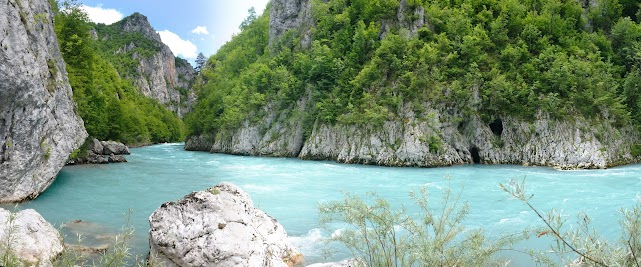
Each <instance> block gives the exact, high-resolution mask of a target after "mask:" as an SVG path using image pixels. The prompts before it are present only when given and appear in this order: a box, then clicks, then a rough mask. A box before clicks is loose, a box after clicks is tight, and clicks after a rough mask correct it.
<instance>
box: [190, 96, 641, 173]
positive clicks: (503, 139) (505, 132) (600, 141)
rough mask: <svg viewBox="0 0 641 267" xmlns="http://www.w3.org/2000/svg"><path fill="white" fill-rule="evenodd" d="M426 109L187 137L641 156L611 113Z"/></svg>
mask: <svg viewBox="0 0 641 267" xmlns="http://www.w3.org/2000/svg"><path fill="white" fill-rule="evenodd" d="M299 109H300V111H301V112H302V111H303V110H304V109H305V107H304V106H301V107H299ZM426 114H427V115H425V114H415V113H414V112H413V111H411V109H409V108H406V109H405V112H404V113H403V114H402V116H401V117H400V118H398V119H397V120H391V121H386V122H384V123H383V124H382V125H344V124H338V123H337V124H323V123H316V124H315V125H313V128H312V129H311V131H308V132H309V134H308V135H305V134H304V133H305V132H306V130H305V129H304V128H303V126H304V125H305V123H304V122H303V121H301V120H300V119H298V118H295V117H287V116H282V115H279V114H278V113H276V112H272V113H271V114H268V115H267V116H265V117H264V118H263V119H262V120H260V121H259V122H257V123H256V122H254V123H251V122H250V120H247V121H245V122H244V123H243V124H242V125H241V126H240V127H239V128H238V129H231V130H226V131H224V132H218V133H212V134H209V135H201V136H192V137H189V138H188V140H187V142H186V144H185V149H187V150H197V151H209V152H212V153H227V154H237V155H255V156H287V157H299V158H301V159H311V160H333V161H337V162H341V163H360V164H373V165H384V166H408V167H436V166H451V165H458V164H474V163H481V164H519V165H533V166H550V167H554V168H558V169H601V168H608V167H612V166H618V165H624V164H631V163H636V162H639V160H640V157H639V155H635V154H634V153H633V149H632V148H633V147H635V146H636V144H638V143H641V140H640V138H639V136H638V135H637V134H636V132H635V130H634V129H632V128H625V127H624V128H617V127H616V126H614V125H612V124H611V123H609V122H608V121H606V120H587V119H585V118H581V117H577V118H575V119H574V120H573V121H560V120H557V119H554V118H551V117H550V116H549V115H546V114H539V115H538V116H537V118H536V119H535V120H534V121H532V122H527V121H523V120H518V119H515V118H512V117H503V118H499V119H495V120H494V121H491V122H484V121H483V120H482V119H481V118H480V117H478V116H472V117H469V118H465V119H461V117H460V116H459V115H457V113H456V112H455V111H452V112H450V113H448V112H443V111H440V110H438V109H428V112H426ZM253 121H256V120H255V119H254V120H253Z"/></svg>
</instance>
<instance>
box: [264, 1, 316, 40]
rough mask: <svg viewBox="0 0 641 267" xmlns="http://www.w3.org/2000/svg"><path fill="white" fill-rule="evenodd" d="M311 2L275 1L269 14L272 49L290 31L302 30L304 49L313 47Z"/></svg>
mask: <svg viewBox="0 0 641 267" xmlns="http://www.w3.org/2000/svg"><path fill="white" fill-rule="evenodd" d="M311 8H312V3H311V1H310V0H274V1H272V2H271V9H270V12H269V47H270V48H272V47H273V46H274V45H275V43H276V42H277V41H278V40H279V39H280V37H281V36H282V35H283V34H284V33H286V32H287V31H289V30H300V31H301V32H299V34H301V37H302V38H301V44H302V46H303V47H309V46H310V45H311V30H310V27H309V26H311V21H312V13H311Z"/></svg>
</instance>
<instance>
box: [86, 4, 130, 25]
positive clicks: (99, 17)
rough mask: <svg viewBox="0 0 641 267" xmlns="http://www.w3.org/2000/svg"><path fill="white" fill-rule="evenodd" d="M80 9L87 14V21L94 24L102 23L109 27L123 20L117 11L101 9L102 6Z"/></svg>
mask: <svg viewBox="0 0 641 267" xmlns="http://www.w3.org/2000/svg"><path fill="white" fill-rule="evenodd" d="M80 8H81V9H82V10H84V11H85V12H86V13H87V16H88V17H89V19H90V20H91V21H93V22H94V23H104V24H107V25H109V24H113V23H114V22H118V21H120V20H121V19H122V18H124V15H122V13H120V12H119V11H118V10H115V9H109V8H102V6H97V7H91V6H86V5H81V6H80Z"/></svg>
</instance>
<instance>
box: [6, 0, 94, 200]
mask: <svg viewBox="0 0 641 267" xmlns="http://www.w3.org/2000/svg"><path fill="white" fill-rule="evenodd" d="M52 24H53V15H52V12H51V7H50V6H49V3H48V1H46V0H28V1H27V0H4V1H0V47H1V48H0V203H7V202H20V201H24V200H27V199H33V198H35V197H37V196H38V195H39V194H40V193H41V192H42V191H44V190H45V189H46V188H47V187H48V186H49V185H50V184H51V183H52V182H53V181H54V179H55V177H56V175H57V174H58V171H59V170H60V169H61V168H62V167H63V166H64V164H65V161H66V160H67V158H68V156H69V154H70V153H71V152H72V151H73V150H74V149H76V148H78V147H79V146H80V145H81V144H82V142H83V141H84V139H85V137H86V136H87V133H86V132H85V129H84V127H83V122H82V120H81V119H80V118H79V117H78V116H77V115H76V114H75V113H74V104H73V102H72V91H71V87H70V86H69V82H68V80H67V73H66V70H65V65H64V62H63V60H62V57H61V54H60V51H59V48H58V42H57V41H56V35H55V32H54V30H53V25H52Z"/></svg>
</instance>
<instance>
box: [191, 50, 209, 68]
mask: <svg viewBox="0 0 641 267" xmlns="http://www.w3.org/2000/svg"><path fill="white" fill-rule="evenodd" d="M205 63H207V58H205V55H203V53H198V56H197V57H196V67H195V68H194V69H195V70H196V72H198V73H200V70H201V69H202V68H203V67H204V66H205Z"/></svg>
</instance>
